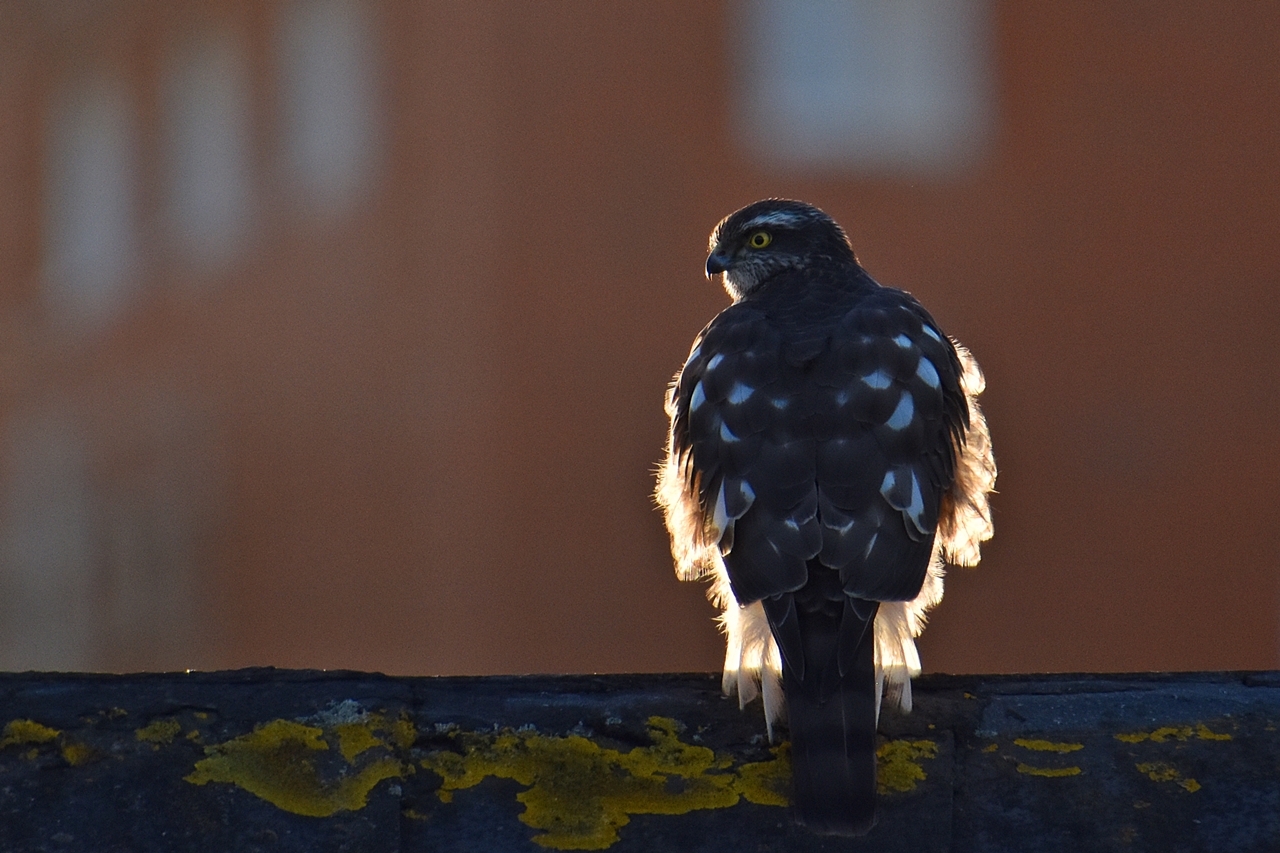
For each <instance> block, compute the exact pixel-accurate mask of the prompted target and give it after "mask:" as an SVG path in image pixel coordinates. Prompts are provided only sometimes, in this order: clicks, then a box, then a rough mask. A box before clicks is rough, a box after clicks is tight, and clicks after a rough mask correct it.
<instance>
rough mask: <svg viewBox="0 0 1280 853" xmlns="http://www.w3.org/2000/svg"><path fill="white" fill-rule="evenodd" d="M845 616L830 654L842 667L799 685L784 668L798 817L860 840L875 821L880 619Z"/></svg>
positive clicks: (819, 829)
mask: <svg viewBox="0 0 1280 853" xmlns="http://www.w3.org/2000/svg"><path fill="white" fill-rule="evenodd" d="M842 615H843V618H842V619H841V620H840V624H839V627H838V628H836V633H837V634H838V636H839V639H838V640H837V643H838V645H839V646H841V647H843V648H842V649H841V651H842V652H843V653H842V654H839V655H834V656H833V657H834V658H835V659H836V660H837V661H840V662H842V663H843V665H842V666H841V665H839V664H836V665H833V666H830V667H827V668H825V669H826V671H825V672H823V673H822V675H821V676H820V677H814V676H816V675H817V673H813V672H809V673H806V674H805V675H806V677H804V678H803V679H802V680H801V679H798V678H789V677H788V671H787V668H786V666H785V664H784V666H783V684H784V690H785V692H786V698H787V718H788V721H789V724H790V728H791V766H792V778H793V784H794V803H795V811H796V820H797V821H798V822H799V823H801V824H803V825H804V826H806V827H807V828H808V829H809V830H811V831H812V832H816V833H822V834H826V835H863V834H865V833H866V832H868V831H869V830H870V829H871V827H872V826H874V825H875V822H876V706H877V705H878V704H879V703H878V696H877V693H876V666H875V631H874V630H872V629H871V624H872V621H873V620H874V618H875V617H874V611H873V614H872V616H871V618H869V619H865V620H863V619H861V618H859V616H858V615H856V614H854V613H853V612H852V611H851V610H849V609H846V610H845V612H844V614H842ZM814 627H816V626H814ZM819 633H821V632H819ZM851 646H852V647H853V648H850V647H851ZM849 652H852V654H850V653H849ZM821 659H822V658H818V660H821ZM830 659H831V658H828V660H830ZM810 660H813V658H810Z"/></svg>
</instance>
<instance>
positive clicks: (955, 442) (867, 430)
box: [656, 199, 996, 835]
mask: <svg viewBox="0 0 1280 853" xmlns="http://www.w3.org/2000/svg"><path fill="white" fill-rule="evenodd" d="M717 274H723V283H724V287H725V289H726V290H727V291H728V292H729V295H730V296H731V297H732V298H733V304H732V305H730V306H729V307H728V308H726V309H725V310H724V311H722V312H720V314H718V315H717V316H716V317H715V318H714V319H713V320H712V321H711V322H710V323H708V324H707V326H706V328H704V329H703V330H702V332H701V333H700V334H699V335H698V337H697V339H696V340H695V341H694V344H693V349H692V350H691V351H690V353H689V358H688V360H686V361H685V364H684V366H683V367H682V368H681V369H680V371H679V372H678V373H677V374H676V376H675V379H674V380H673V381H672V383H671V387H670V393H669V394H668V397H667V401H666V408H667V414H668V415H669V416H670V418H671V429H670V433H669V437H668V443H667V450H666V458H665V460H664V462H663V463H662V465H661V466H660V468H659V473H658V487H657V494H656V496H657V499H658V502H659V504H660V505H661V506H662V508H663V510H664V513H665V518H666V525H667V529H668V530H669V532H670V534H671V549H672V554H673V556H674V557H675V563H676V574H677V576H678V577H680V578H681V579H682V580H692V579H696V578H701V577H704V576H707V575H710V576H711V578H712V583H711V588H710V590H709V593H708V595H709V596H710V598H711V599H712V600H713V601H714V602H715V603H716V604H717V605H718V606H719V607H720V608H722V610H723V612H722V614H721V616H720V623H721V626H722V628H723V630H724V632H725V634H726V635H727V644H728V651H727V654H726V656H725V665H724V682H723V684H724V690H725V693H726V694H732V693H733V692H735V691H736V692H737V694H738V697H739V701H740V703H742V704H745V703H746V702H748V701H750V700H752V699H753V698H755V696H756V695H758V694H761V693H762V694H763V699H764V710H765V719H766V723H767V725H768V728H769V735H770V737H771V738H772V736H773V728H774V724H775V723H778V722H780V721H781V720H783V719H785V720H787V723H788V725H789V728H790V731H791V760H792V767H793V802H794V807H795V815H796V818H797V820H798V821H799V822H800V823H802V824H804V825H805V826H807V827H808V828H809V829H811V830H813V831H814V832H818V833H822V834H835V835H859V834H863V833H865V832H867V831H868V830H869V829H870V828H871V827H872V825H873V824H874V823H875V790H876V724H877V720H878V718H879V709H880V700H881V696H882V693H884V694H887V695H888V696H889V698H890V700H891V701H895V700H896V702H897V704H898V705H899V706H900V707H901V708H902V709H903V710H904V711H909V710H910V708H911V681H910V679H911V676H913V675H916V674H918V673H919V671H920V660H919V656H918V655H917V653H916V647H915V641H914V638H915V637H917V636H919V634H920V632H921V630H922V629H923V627H924V620H925V613H926V611H928V610H929V609H930V608H931V607H933V606H934V605H936V604H937V603H938V602H939V601H940V600H941V599H942V576H943V566H944V565H945V564H947V563H950V564H955V565H963V566H970V565H974V564H976V563H977V562H978V558H979V546H980V544H981V543H982V542H984V541H986V540H987V539H989V538H990V537H991V514H990V509H989V507H988V502H987V495H988V493H989V492H990V491H991V490H992V488H993V486H994V484H995V477H996V468H995V462H994V460H993V458H992V454H991V441H990V437H989V434H988V432H987V424H986V421H985V419H984V418H983V415H982V412H981V410H980V409H979V408H978V403H977V397H978V394H979V393H981V391H982V389H983V385H984V380H983V376H982V373H981V371H980V370H979V369H978V365H977V362H975V361H974V359H973V358H972V356H970V355H969V352H968V351H967V350H966V349H965V348H964V347H962V346H961V345H960V344H959V343H957V342H955V341H953V340H952V339H950V338H949V337H947V335H945V334H944V333H943V332H942V330H941V329H940V328H939V326H938V324H937V323H936V322H934V320H933V318H932V317H931V316H930V315H929V313H928V312H927V311H925V309H924V308H923V307H922V306H921V305H920V303H919V302H917V301H916V300H915V299H914V298H913V297H912V296H911V295H910V294H908V293H906V292H904V291H901V290H896V289H894V288H891V287H882V286H881V285H879V284H877V283H876V282H875V281H874V280H873V279H872V278H871V276H870V275H868V274H867V272H866V271H865V270H863V268H862V267H861V266H860V265H859V264H858V261H857V259H856V258H855V257H854V252H853V249H852V247H851V246H850V243H849V239H848V237H846V236H845V232H844V231H843V229H841V227H840V226H839V225H838V224H836V222H835V221H834V220H833V219H832V218H831V217H829V216H828V215H827V214H825V213H823V212H822V211H821V210H818V209H817V208H815V207H812V206H810V205H807V204H803V203H801V202H797V201H789V200H784V199H766V200H764V201H758V202H756V203H754V204H751V205H748V206H747V207H744V208H742V209H741V210H739V211H737V212H735V213H733V214H731V215H729V216H728V217H726V218H725V219H724V220H723V221H721V222H720V224H719V225H717V226H716V228H715V230H714V231H713V232H712V234H711V245H710V256H709V257H708V258H707V276H708V278H710V277H713V276H715V275H717Z"/></svg>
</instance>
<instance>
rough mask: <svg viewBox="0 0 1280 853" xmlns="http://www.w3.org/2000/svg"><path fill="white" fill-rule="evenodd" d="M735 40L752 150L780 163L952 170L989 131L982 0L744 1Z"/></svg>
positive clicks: (969, 158)
mask: <svg viewBox="0 0 1280 853" xmlns="http://www.w3.org/2000/svg"><path fill="white" fill-rule="evenodd" d="M735 15H740V16H741V17H740V18H739V19H738V22H737V23H738V26H739V27H740V39H739V44H738V45H737V47H738V51H737V56H738V62H739V65H738V71H739V87H740V92H739V119H740V122H741V131H742V133H743V134H744V136H745V141H746V143H747V145H748V147H749V148H751V149H752V150H753V151H754V152H755V153H756V154H758V155H760V156H761V157H763V158H764V159H766V160H768V161H770V162H773V163H778V164H782V165H792V166H801V167H805V166H808V167H819V168H826V169H836V170H842V171H847V172H888V173H906V174H919V173H945V172H949V171H955V170H957V169H960V168H963V167H964V166H966V165H968V164H970V163H972V162H973V161H974V160H975V159H976V158H977V157H978V156H980V154H981V152H982V148H983V146H984V144H985V142H986V141H987V140H988V138H989V136H990V123H991V115H992V106H991V83H990V76H991V75H990V65H991V39H990V33H989V10H988V8H987V4H986V2H984V0H747V2H744V3H742V4H740V5H739V6H737V7H736V8H735Z"/></svg>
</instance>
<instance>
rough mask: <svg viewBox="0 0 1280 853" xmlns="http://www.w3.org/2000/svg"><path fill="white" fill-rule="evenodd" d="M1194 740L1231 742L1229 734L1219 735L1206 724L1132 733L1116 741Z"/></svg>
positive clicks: (1122, 735) (1163, 727)
mask: <svg viewBox="0 0 1280 853" xmlns="http://www.w3.org/2000/svg"><path fill="white" fill-rule="evenodd" d="M1192 738H1199V739H1200V740H1231V735H1229V734H1225V733H1224V734H1219V733H1218V732H1215V731H1213V730H1211V729H1210V728H1209V727H1208V726H1206V725H1205V724H1204V723H1197V724H1196V725H1195V727H1194V728H1193V727H1192V726H1161V727H1160V728H1158V729H1154V730H1153V731H1149V732H1130V733H1127V734H1118V735H1116V740H1119V741H1124V742H1125V743H1142V742H1143V741H1145V740H1149V741H1151V742H1152V743H1164V742H1166V741H1169V740H1180V741H1187V740H1190V739H1192Z"/></svg>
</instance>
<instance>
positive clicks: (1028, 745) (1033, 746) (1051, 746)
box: [1013, 738, 1084, 752]
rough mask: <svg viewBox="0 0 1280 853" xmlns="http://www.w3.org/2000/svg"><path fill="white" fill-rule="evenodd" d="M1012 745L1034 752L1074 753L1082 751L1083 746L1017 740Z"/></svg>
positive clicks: (1045, 741)
mask: <svg viewBox="0 0 1280 853" xmlns="http://www.w3.org/2000/svg"><path fill="white" fill-rule="evenodd" d="M1013 743H1014V745H1015V746H1020V747H1022V748H1023V749H1030V750H1033V751H1035V752H1075V751H1076V750H1078V749H1084V744H1082V743H1056V742H1054V741H1051V740H1025V739H1023V738H1018V739H1017V740H1015V741H1014V742H1013Z"/></svg>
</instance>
